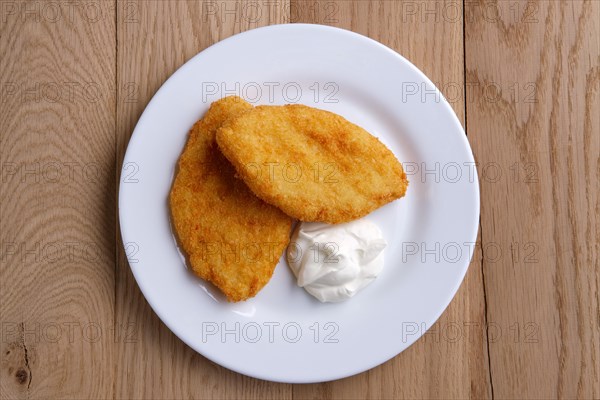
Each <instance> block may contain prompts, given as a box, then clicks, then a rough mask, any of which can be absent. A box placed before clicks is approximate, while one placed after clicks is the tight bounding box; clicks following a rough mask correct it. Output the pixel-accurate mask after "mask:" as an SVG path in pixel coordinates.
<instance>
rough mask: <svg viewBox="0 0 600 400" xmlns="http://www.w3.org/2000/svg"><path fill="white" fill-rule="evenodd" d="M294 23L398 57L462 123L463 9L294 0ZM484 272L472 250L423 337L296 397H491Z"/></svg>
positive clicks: (450, 4) (452, 4)
mask: <svg viewBox="0 0 600 400" xmlns="http://www.w3.org/2000/svg"><path fill="white" fill-rule="evenodd" d="M291 16H292V18H295V20H296V21H298V22H311V23H321V24H328V25H333V26H337V27H341V28H345V29H349V30H352V31H355V32H358V33H361V34H363V35H366V36H369V37H371V38H373V39H375V40H378V41H380V42H381V43H383V44H385V45H387V46H389V47H391V48H393V49H394V50H396V51H398V52H399V53H400V54H402V55H403V56H405V57H406V58H408V59H409V60H410V61H411V62H412V63H414V64H415V65H416V66H417V67H418V68H420V69H421V70H422V71H423V72H424V73H425V74H426V75H427V76H429V77H430V78H431V80H432V81H434V82H435V83H436V84H437V85H438V87H439V88H440V89H441V90H442V92H443V93H444V94H445V96H446V97H447V98H448V100H449V101H450V102H451V104H452V106H453V108H454V110H455V112H456V114H457V115H458V117H459V118H460V120H461V121H464V107H465V105H464V99H465V97H464V79H463V19H462V4H461V3H457V2H456V1H439V2H438V1H436V2H414V1H381V2H368V1H321V2H314V1H312V0H308V1H292V2H291ZM481 273H482V271H481V252H480V251H479V249H477V252H476V254H475V255H474V257H473V261H472V263H471V266H470V268H469V272H468V273H467V276H466V278H465V281H464V282H463V284H462V287H461V289H460V290H459V292H458V294H457V295H456V297H455V299H454V300H453V302H452V303H451V305H450V307H449V308H448V309H447V310H446V312H445V313H444V314H443V315H442V317H441V318H440V320H439V321H438V322H437V323H436V324H435V325H434V326H433V327H432V329H431V330H430V331H429V333H427V334H426V335H425V336H424V337H423V338H421V339H420V340H419V341H417V342H416V343H415V344H414V345H413V346H411V347H410V348H409V349H407V350H406V351H405V352H403V353H402V354H400V355H399V356H397V357H395V358H394V359H392V360H390V361H389V362H387V363H385V364H384V365H382V366H379V367H377V368H375V369H373V370H371V371H368V372H366V373H363V374H360V375H358V376H354V377H351V378H347V379H343V380H340V381H335V382H331V383H324V384H317V385H302V386H294V397H298V398H327V399H332V398H336V399H347V398H445V399H447V398H467V397H472V398H488V397H490V396H491V388H490V385H489V371H488V362H487V348H486V337H485V315H484V297H483V284H482V274H481ZM399 340H400V338H399Z"/></svg>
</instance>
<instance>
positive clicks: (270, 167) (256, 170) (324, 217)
mask: <svg viewBox="0 0 600 400" xmlns="http://www.w3.org/2000/svg"><path fill="white" fill-rule="evenodd" d="M217 143H218V144H219V148H220V149H221V151H222V153H223V154H224V155H225V157H227V159H228V160H229V161H230V162H231V163H232V164H233V166H234V167H235V169H236V171H237V173H238V175H239V176H240V177H241V178H242V179H243V180H244V182H246V184H247V185H248V187H250V189H252V191H253V192H254V193H255V194H256V195H257V196H258V197H260V198H261V199H263V200H264V201H266V202H267V203H269V204H273V205H275V206H277V207H279V208H280V209H281V210H283V211H284V212H285V213H286V214H288V215H290V216H292V217H294V218H297V219H299V220H301V221H318V222H327V223H341V222H347V221H350V220H353V219H357V218H360V217H363V216H365V215H367V214H368V213H370V212H371V211H373V210H375V209H377V208H379V207H381V206H382V205H384V204H386V203H389V202H391V201H392V200H395V199H398V198H400V197H402V196H404V194H405V192H406V189H407V187H408V180H407V179H406V174H405V172H404V170H403V168H402V165H401V164H400V162H398V160H397V159H396V157H395V156H394V154H393V153H392V152H391V151H390V150H389V149H388V148H387V147H386V146H385V145H384V144H383V143H381V142H380V141H379V140H378V139H377V138H376V137H374V136H373V135H371V134H370V133H369V132H367V131H366V130H364V129H363V128H361V127H359V126H357V125H355V124H353V123H351V122H349V121H347V120H346V119H344V118H343V117H341V116H339V115H337V114H334V113H331V112H328V111H324V110H319V109H316V108H312V107H307V106H304V105H286V106H258V107H256V108H254V109H253V110H251V111H249V112H247V113H244V114H242V115H240V116H238V117H237V118H232V119H230V120H229V121H227V122H226V123H225V124H224V125H223V126H222V127H221V129H219V130H218V132H217Z"/></svg>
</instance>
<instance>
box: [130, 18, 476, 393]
mask: <svg viewBox="0 0 600 400" xmlns="http://www.w3.org/2000/svg"><path fill="white" fill-rule="evenodd" d="M231 94H237V95H241V96H242V97H244V98H245V99H246V100H248V101H250V102H251V103H253V104H255V105H258V104H284V103H302V104H306V105H309V106H314V107H318V108H322V109H326V110H330V111H333V112H336V113H338V114H340V115H342V116H344V117H346V118H347V119H348V120H350V121H352V122H354V123H356V124H358V125H360V126H362V127H364V128H365V129H367V130H368V131H369V132H371V133H372V134H374V135H375V136H377V137H379V138H380V139H381V141H383V142H384V143H385V144H386V145H387V146H388V147H389V148H390V149H391V150H392V151H393V152H394V153H395V154H396V156H397V157H398V159H399V160H400V161H401V162H403V164H404V166H405V169H406V171H407V174H408V178H409V181H410V185H409V188H408V191H407V194H406V196H405V197H404V198H402V199H400V200H397V201H395V202H393V203H390V204H388V205H386V206H384V207H382V208H380V209H379V210H376V211H375V212H373V213H372V214H370V215H369V216H367V218H368V219H370V220H372V221H374V222H375V223H377V224H378V225H379V226H380V228H381V229H382V231H383V233H384V235H385V238H386V239H387V241H388V243H389V244H388V247H387V248H386V250H385V266H384V269H383V272H382V273H381V275H380V276H379V277H378V278H377V279H376V280H375V281H374V282H373V283H372V284H371V285H370V286H368V287H367V288H365V289H364V290H363V291H362V292H360V293H358V294H357V295H356V296H355V297H353V298H352V299H350V300H349V301H346V302H343V303H335V304H322V303H320V302H318V301H317V300H316V299H314V298H313V297H311V296H310V295H309V294H308V293H306V292H305V291H304V290H303V289H302V288H299V287H298V286H296V284H295V280H294V277H293V274H292V273H291V271H290V270H289V268H288V266H287V264H286V262H285V260H284V259H283V258H282V259H281V260H280V262H279V265H278V266H277V268H276V269H275V273H274V275H273V278H272V279H271V281H270V282H269V283H268V284H267V286H265V288H264V289H263V290H262V291H261V292H260V293H259V294H258V295H257V296H256V297H255V298H253V299H250V300H248V301H246V302H242V303H233V304H232V303H227V302H226V301H224V300H223V297H222V296H221V295H219V294H218V291H216V290H215V289H214V288H213V287H211V286H210V285H208V284H206V283H205V282H204V281H203V280H201V279H199V278H197V277H195V276H194V275H193V274H192V273H190V272H189V271H188V270H187V268H186V266H185V264H184V261H183V260H182V258H181V256H180V253H179V251H178V249H177V246H176V244H175V241H174V238H173V235H172V232H171V229H170V225H169V212H168V206H167V196H168V193H169V190H170V185H171V181H172V178H173V172H174V168H175V164H176V162H177V159H178V157H179V155H180V153H181V150H182V148H183V145H184V143H185V141H186V137H187V133H188V130H189V129H190V127H191V126H192V125H193V123H194V122H195V121H196V120H198V119H199V118H200V117H202V115H203V114H204V113H205V111H206V110H207V109H208V107H209V105H210V103H211V102H213V101H215V100H217V99H220V98H222V97H224V96H227V95H231ZM119 217H120V223H121V233H122V237H123V242H124V247H125V251H126V253H127V256H128V259H129V263H130V265H131V270H132V271H133V274H134V276H135V279H136V280H137V283H138V285H139V287H140V289H141V290H142V292H143V293H144V296H145V297H146V299H147V300H148V303H150V305H151V306H152V308H153V309H154V311H155V312H156V314H158V316H159V317H160V318H161V319H162V320H163V322H164V323H165V324H166V325H167V326H168V327H169V328H170V329H171V330H172V331H173V332H174V333H175V334H176V335H177V336H178V337H179V338H181V340H183V341H184V342H185V343H187V344H188V345H189V346H190V347H192V348H193V349H195V350H196V351H198V352H199V353H201V354H202V355H204V356H206V357H207V358H209V359H211V360H213V361H214V362H216V363H218V364H220V365H223V366H225V367H227V368H230V369H232V370H234V371H237V372H240V373H242V374H246V375H250V376H253V377H257V378H261V379H268V380H273V381H281V382H319V381H327V380H332V379H338V378H343V377H346V376H349V375H353V374H357V373H359V372H362V371H365V370H368V369H370V368H373V367H375V366H377V365H379V364H381V363H383V362H384V361H386V360H388V359H390V358H391V357H394V356H395V355H397V354H398V353H400V352H401V351H403V350H404V349H406V348H407V347H408V346H410V345H411V344H412V343H413V342H414V341H415V340H417V339H418V338H419V337H420V336H421V335H422V334H423V333H424V332H425V330H426V329H428V328H429V327H431V325H432V324H433V323H434V322H435V321H436V319H437V318H438V317H439V316H440V315H441V313H442V312H443V311H444V309H445V308H446V307H447V306H448V304H449V303H450V300H451V299H452V297H453V296H454V294H455V293H456V291H457V289H458V287H459V286H460V283H461V281H462V279H463V277H464V275H465V272H466V270H467V267H468V265H469V261H470V258H471V256H472V251H473V247H474V242H475V239H476V234H477V226H478V219H479V188H478V180H477V174H476V171H475V163H474V159H473V155H472V153H471V149H470V147H469V143H468V141H467V138H466V136H465V133H464V131H463V129H462V127H461V124H460V122H459V120H458V119H457V117H456V115H455V114H454V112H453V111H452V109H451V108H450V106H449V105H448V103H447V102H446V100H445V99H444V98H443V97H442V96H441V95H440V92H439V91H438V90H437V89H436V88H435V86H434V85H433V84H432V83H431V81H430V80H429V79H427V77H426V76H425V75H424V74H423V73H422V72H420V71H419V70H418V69H417V68H416V67H415V66H414V65H412V64H411V63H410V62H408V61H407V60H406V59H404V58H403V57H401V56H400V55H398V54H397V53H395V52H394V51H392V50H391V49H389V48H387V47H385V46H384V45H382V44H380V43H378V42H376V41H373V40H371V39H369V38H366V37H364V36H361V35H358V34H356V33H352V32H349V31H346V30H342V29H337V28H331V27H326V26H320V25H306V24H290V25H274V26H269V27H265V28H260V29H255V30H251V31H248V32H244V33H242V34H239V35H236V36H233V37H231V38H229V39H227V40H223V41H222V42H219V43H218V44H216V45H214V46H212V47H210V48H208V49H206V50H205V51H203V52H201V53H200V54H198V55H197V56H195V57H194V58H192V59H191V60H190V61H188V62H187V63H186V64H185V65H184V66H182V67H181V68H180V69H179V70H178V71H177V72H176V73H174V74H173V76H171V77H170V78H169V79H168V80H167V82H165V84H164V85H163V86H162V87H161V88H160V90H159V91H158V92H157V93H156V95H155V96H154V98H153V99H152V101H151V102H150V103H149V104H148V106H147V108H146V110H145V111H144V113H143V115H142V116H141V118H140V120H139V122H138V124H137V126H136V128H135V131H134V132H133V136H132V137H131V141H130V142H129V146H128V148H127V153H126V155H125V160H124V163H123V170H122V176H121V184H120V192H119Z"/></svg>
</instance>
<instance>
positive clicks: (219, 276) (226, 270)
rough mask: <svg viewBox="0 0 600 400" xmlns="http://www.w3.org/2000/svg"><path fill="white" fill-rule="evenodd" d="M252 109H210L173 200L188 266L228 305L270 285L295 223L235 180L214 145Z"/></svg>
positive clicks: (227, 105) (240, 104)
mask: <svg viewBox="0 0 600 400" xmlns="http://www.w3.org/2000/svg"><path fill="white" fill-rule="evenodd" d="M251 109H252V106H251V105H250V104H248V103H246V102H245V101H244V100H242V99H241V98H239V97H233V96H232V97H226V98H224V99H222V100H219V101H217V102H215V103H213V104H212V105H211V107H210V109H209V110H208V112H207V113H206V114H205V116H204V118H202V119H201V120H199V121H198V122H196V124H195V125H194V126H193V128H192V129H191V131H190V133H189V138H188V141H187V143H186V146H185V148H184V150H183V153H182V154H181V157H180V159H179V162H178V170H177V173H176V177H175V180H174V182H173V186H172V188H171V193H170V196H169V203H170V208H171V220H172V225H173V228H174V231H175V234H176V236H177V239H178V242H179V245H180V247H181V248H182V249H183V251H184V252H185V253H186V255H187V258H188V264H189V266H190V267H191V269H192V270H193V272H194V273H195V274H196V275H198V276H199V277H201V278H203V279H205V280H207V281H210V282H212V283H213V284H215V285H216V286H217V287H218V288H219V289H220V290H221V291H222V292H223V293H224V294H225V296H226V297H227V299H228V300H229V301H241V300H245V299H248V298H250V297H253V296H254V295H256V293H258V291H259V290H260V289H262V288H263V287H264V286H265V285H266V284H267V282H268V281H269V279H271V276H272V274H273V270H274V269H275V266H276V265H277V262H278V260H279V257H280V255H281V254H282V252H283V250H284V249H285V247H286V246H287V244H288V242H289V232H290V229H291V222H292V220H291V218H290V217H288V216H287V215H285V214H284V213H283V212H281V211H280V210H279V209H277V208H276V207H273V206H271V205H269V204H267V203H265V202H264V201H262V200H260V199H259V198H258V197H256V196H255V195H254V194H253V193H252V192H251V191H250V190H249V189H248V187H247V186H246V185H245V184H244V182H243V181H241V180H239V179H237V178H236V177H235V170H234V168H233V167H232V166H231V164H230V163H229V162H228V161H227V160H226V159H225V157H223V155H222V154H221V152H220V151H219V149H218V146H217V144H216V142H215V132H216V130H217V128H219V127H220V126H221V124H222V123H223V122H224V121H226V120H227V119H228V118H230V117H233V116H237V115H240V114H243V113H244V112H247V111H248V110H251Z"/></svg>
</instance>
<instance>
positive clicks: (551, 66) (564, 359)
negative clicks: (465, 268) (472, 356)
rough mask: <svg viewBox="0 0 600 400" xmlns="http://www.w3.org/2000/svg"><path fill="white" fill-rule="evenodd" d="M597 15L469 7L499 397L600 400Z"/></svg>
mask: <svg viewBox="0 0 600 400" xmlns="http://www.w3.org/2000/svg"><path fill="white" fill-rule="evenodd" d="M599 6H600V3H598V2H597V1H560V2H558V1H557V2H555V1H539V2H510V3H509V2H507V3H502V2H498V3H494V4H493V8H495V13H494V14H491V13H489V12H487V13H486V12H485V11H484V10H483V3H472V4H469V5H467V12H466V15H467V16H469V20H470V22H469V23H467V25H466V27H467V30H466V69H467V82H469V83H471V85H472V91H471V92H470V93H467V94H468V96H469V97H468V98H467V116H468V121H467V122H468V127H469V138H470V140H471V143H472V145H473V148H474V151H475V153H476V154H477V156H478V161H479V163H480V166H487V167H488V168H487V169H488V171H487V174H486V173H485V172H486V171H483V170H482V168H480V173H481V172H484V176H483V178H482V182H481V193H482V197H481V204H482V214H481V224H482V225H481V231H482V232H481V235H482V237H483V240H484V243H489V244H493V246H490V247H489V248H487V249H486V248H484V252H486V253H488V252H489V254H488V255H487V256H485V257H484V273H485V287H486V292H487V300H488V310H487V314H488V320H489V321H491V322H493V323H495V324H496V326H497V328H495V329H494V330H493V332H492V330H491V329H490V330H489V331H488V333H489V335H490V337H489V338H488V339H489V346H490V359H491V372H492V379H493V382H492V383H493V388H494V395H495V397H498V398H587V399H591V398H598V397H600V370H599V368H600V367H599V365H600V357H599V345H598V343H600V337H599V325H600V323H599V315H600V309H599V306H598V302H599V300H598V299H599V297H598V296H599V294H598V289H599V287H600V285H599V279H598V277H599V276H598V273H599V272H598V271H599V269H598V266H599V263H598V257H599V251H598V250H599V242H600V235H599V224H598V222H599V221H598V219H599V208H600V207H599V205H600V197H599V192H600V191H599V189H600V188H599V184H598V182H599V181H600V176H599V173H600V170H599V167H600V160H599V154H600V123H599V122H600V121H599V117H598V110H599V109H600V64H599V56H600V54H599V38H600V25H599V23H600V21H599V16H600V9H599ZM500 174H501V175H500ZM499 251H500V252H499ZM498 328H499V329H498Z"/></svg>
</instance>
